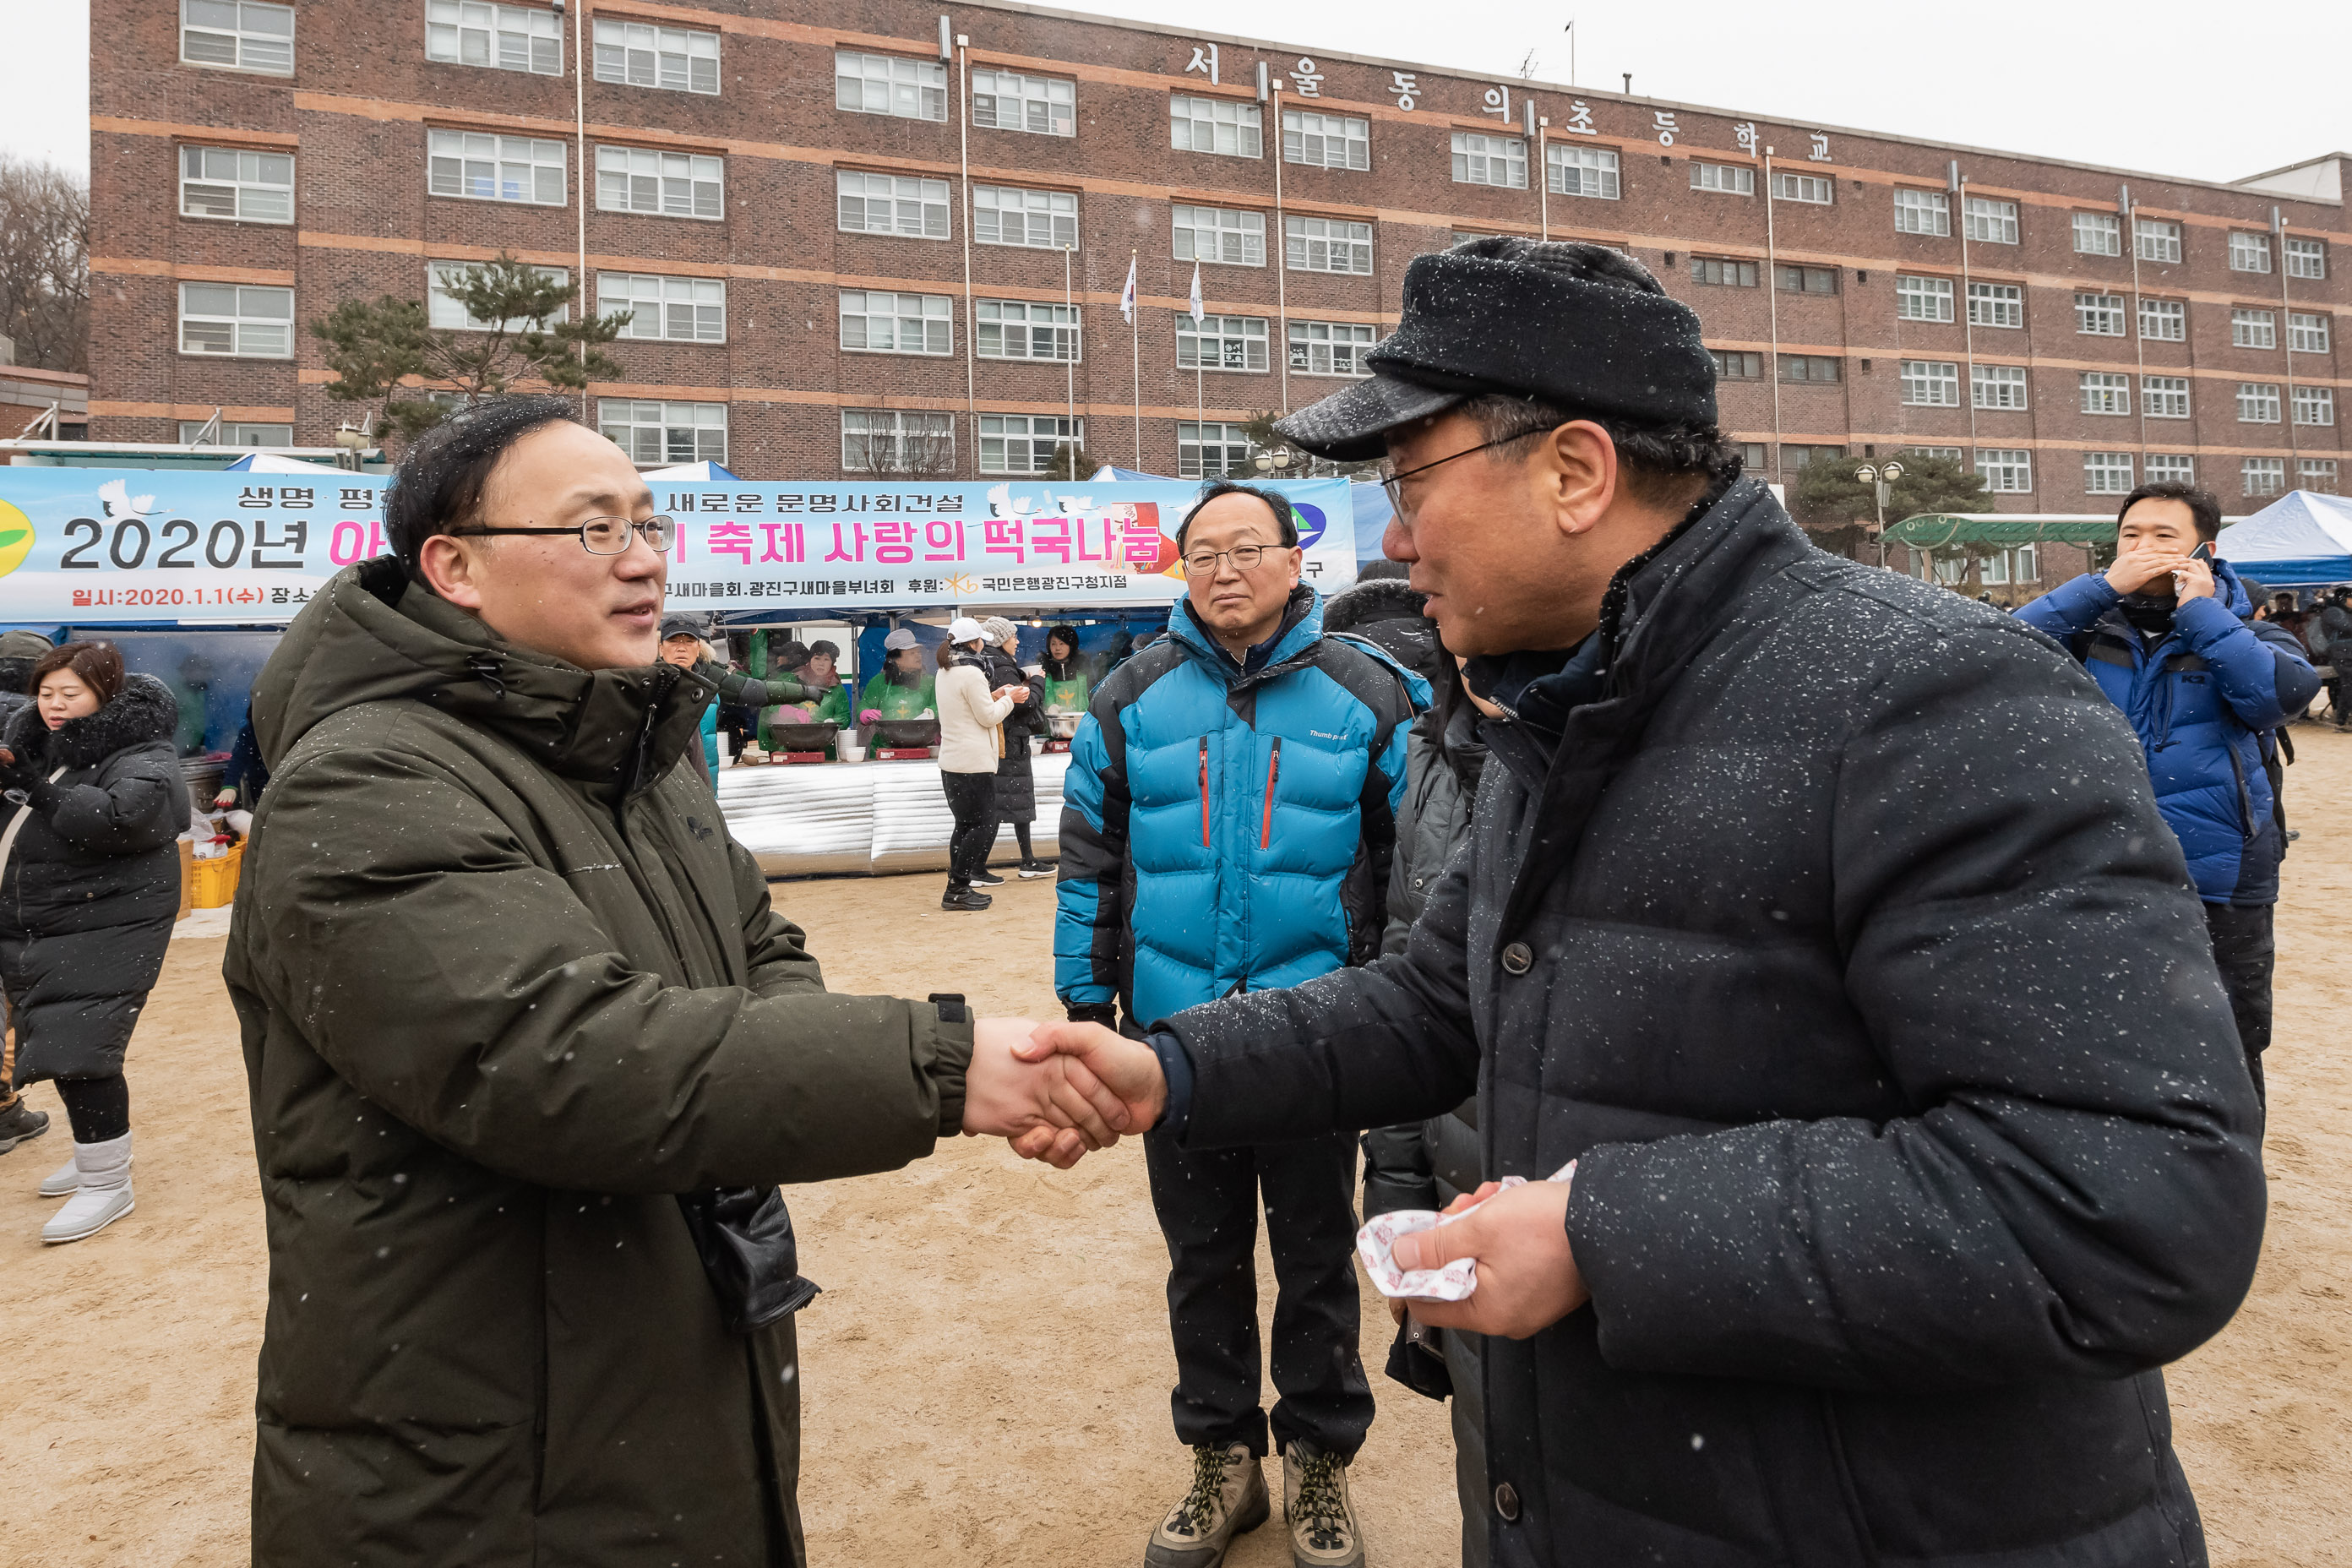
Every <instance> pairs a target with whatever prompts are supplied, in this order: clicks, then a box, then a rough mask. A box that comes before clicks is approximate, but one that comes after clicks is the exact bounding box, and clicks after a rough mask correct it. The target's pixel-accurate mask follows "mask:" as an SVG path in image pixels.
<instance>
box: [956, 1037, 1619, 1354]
mask: <svg viewBox="0 0 2352 1568" xmlns="http://www.w3.org/2000/svg"><path fill="white" fill-rule="evenodd" d="M1168 1097H1169V1091H1168V1080H1167V1076H1166V1074H1165V1073H1164V1072H1163V1071H1162V1070H1161V1068H1160V1057H1159V1053H1157V1052H1156V1051H1154V1050H1153V1049H1152V1048H1151V1047H1150V1046H1148V1045H1144V1044H1142V1043H1141V1042H1139V1041H1136V1040H1130V1039H1129V1038H1128V1037H1126V1036H1124V1035H1121V1034H1120V1033H1118V1031H1117V1030H1116V1029H1111V1028H1108V1027H1106V1026H1103V1025H1100V1024H1037V1023H1034V1021H1032V1020H1030V1019H1026V1018H982V1019H980V1020H978V1021H977V1022H976V1023H975V1024H974V1026H973V1030H972V1055H971V1068H970V1070H969V1073H968V1075H967V1077H966V1079H965V1087H964V1113H963V1130H964V1132H965V1134H966V1135H967V1136H972V1137H1001V1138H1003V1139H1004V1140H1005V1141H1006V1142H1009V1143H1011V1144H1012V1146H1013V1152H1015V1153H1017V1154H1019V1155H1020V1156H1021V1157H1022V1158H1023V1159H1024V1160H1043V1161H1045V1163H1048V1164H1050V1165H1052V1166H1053V1167H1054V1168H1055V1169H1056V1170H1062V1171H1066V1170H1068V1169H1069V1168H1070V1167H1071V1166H1073V1165H1076V1163H1078V1162H1079V1160H1081V1159H1083V1158H1084V1157H1085V1156H1086V1155H1087V1153H1088V1152H1092V1151H1094V1150H1097V1149H1107V1148H1108V1147H1109V1146H1110V1145H1112V1144H1113V1143H1116V1142H1118V1140H1119V1136H1120V1134H1122V1133H1127V1132H1136V1133H1141V1132H1145V1131H1150V1129H1151V1128H1153V1127H1155V1126H1157V1125H1159V1124H1160V1121H1161V1120H1162V1119H1163V1118H1164V1117H1165V1116H1166V1115H1167V1114H1168V1110H1169V1104H1168ZM1571 1187H1572V1184H1571V1183H1569V1182H1530V1183H1528V1184H1526V1185H1524V1186H1517V1187H1512V1188H1508V1189H1505V1188H1502V1187H1500V1186H1498V1185H1497V1184H1496V1183H1493V1182H1488V1183H1486V1184H1484V1185H1483V1186H1481V1187H1479V1188H1478V1190H1477V1191H1476V1192H1475V1193H1468V1194H1464V1195H1463V1196H1462V1197H1460V1198H1457V1199H1455V1200H1454V1204H1453V1205H1451V1206H1450V1207H1449V1208H1448V1209H1447V1210H1446V1212H1447V1213H1448V1214H1449V1215H1461V1217H1460V1218H1458V1219H1455V1220H1454V1221H1453V1222H1452V1223H1450V1224H1447V1225H1444V1226H1439V1227H1438V1228H1436V1229H1433V1230H1425V1231H1420V1232H1416V1233H1413V1234H1412V1235H1407V1236H1401V1237H1397V1238H1396V1242H1395V1258H1396V1261H1397V1265H1398V1267H1399V1268H1406V1269H1423V1268H1443V1267H1444V1265H1446V1264H1448V1263H1451V1262H1453V1261H1454V1259H1456V1258H1476V1259H1477V1261H1478V1285H1477V1289H1476V1290H1475V1293H1474V1294H1472V1296H1471V1297H1470V1298H1469V1299H1468V1300H1464V1301H1428V1300H1414V1301H1413V1302H1412V1311H1413V1316H1414V1317H1416V1318H1418V1319H1420V1320H1421V1321H1423V1322H1425V1323H1427V1324H1429V1325H1430V1326H1431V1327H1433V1328H1441V1329H1466V1330H1469V1331H1472V1332H1475V1333H1482V1334H1500V1335H1503V1336H1505V1337H1507V1338H1510V1339H1525V1338H1527V1337H1528V1335H1530V1334H1534V1333H1536V1332H1538V1331H1541V1330H1543V1329H1546V1328H1549V1326H1550V1325H1552V1324H1553V1323H1556V1322H1558V1321H1559V1320H1560V1319H1562V1318H1564V1317H1566V1316H1567V1315H1568V1314H1569V1313H1570V1312H1572V1311H1574V1310H1576V1309H1577V1308H1579V1307H1580V1306H1582V1305H1583V1304H1584V1302H1585V1300H1587V1298H1588V1296H1589V1294H1590V1293H1589V1292H1588V1291H1587V1290H1586V1289H1585V1285H1584V1279H1583V1277H1582V1275H1580V1273H1579V1272H1578V1270H1577V1267H1576V1258H1575V1255H1574V1253H1573V1252H1572V1251H1571V1250H1570V1246H1569V1240H1568V1202H1569V1194H1570V1190H1571Z"/></svg>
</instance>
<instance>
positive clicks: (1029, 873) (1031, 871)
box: [1021, 860, 1054, 881]
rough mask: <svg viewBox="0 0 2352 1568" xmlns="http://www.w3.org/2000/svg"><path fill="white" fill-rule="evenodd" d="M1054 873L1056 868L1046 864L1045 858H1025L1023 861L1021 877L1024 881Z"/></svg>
mask: <svg viewBox="0 0 2352 1568" xmlns="http://www.w3.org/2000/svg"><path fill="white" fill-rule="evenodd" d="M1053 874H1054V868H1052V867H1051V866H1048V865H1046V864H1045V862H1044V861H1043V860H1024V861H1022V862H1021V878H1022V880H1024V881H1030V880H1034V879H1036V878H1039V877H1050V876H1052V875H1053Z"/></svg>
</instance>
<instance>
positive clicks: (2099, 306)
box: [2074, 290, 2127, 338]
mask: <svg viewBox="0 0 2352 1568" xmlns="http://www.w3.org/2000/svg"><path fill="white" fill-rule="evenodd" d="M2074 331H2076V332H2077V333H2078V334H2080V335H2082V336H2084V337H2093V338H2120V337H2124V336H2126V335H2127V334H2126V331H2125V330H2124V297H2123V296H2122V295H2120V294H2086V293H2084V292H2082V291H2080V290H2077V291H2076V293H2075V295H2074Z"/></svg>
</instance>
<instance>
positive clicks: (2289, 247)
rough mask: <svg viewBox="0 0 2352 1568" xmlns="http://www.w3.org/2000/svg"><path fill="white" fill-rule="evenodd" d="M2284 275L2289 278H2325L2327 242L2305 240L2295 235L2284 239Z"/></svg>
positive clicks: (2322, 240)
mask: <svg viewBox="0 0 2352 1568" xmlns="http://www.w3.org/2000/svg"><path fill="white" fill-rule="evenodd" d="M2286 275H2287V276H2288V277H2290V278H2325V277H2326V276H2327V242H2326V240H2324V239H2305V238H2303V237H2300V236H2297V235H2292V234H2291V235H2288V236H2287V237H2286Z"/></svg>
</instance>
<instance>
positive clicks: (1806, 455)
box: [1780, 444, 1845, 468]
mask: <svg viewBox="0 0 2352 1568" xmlns="http://www.w3.org/2000/svg"><path fill="white" fill-rule="evenodd" d="M1844 456H1845V448H1844V447H1801V446H1797V445H1794V444H1790V445H1785V446H1783V447H1781V448H1780V461H1781V462H1782V463H1783V464H1784V465H1785V466H1787V467H1789V468H1811V466H1812V465H1813V464H1815V463H1834V462H1836V461H1837V460H1838V459H1839V458H1843V457H1844Z"/></svg>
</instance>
